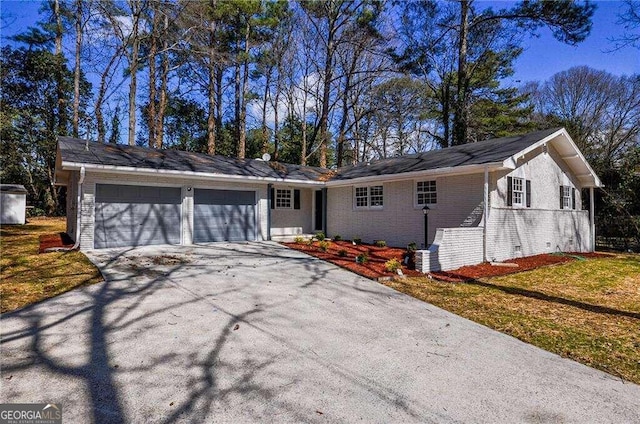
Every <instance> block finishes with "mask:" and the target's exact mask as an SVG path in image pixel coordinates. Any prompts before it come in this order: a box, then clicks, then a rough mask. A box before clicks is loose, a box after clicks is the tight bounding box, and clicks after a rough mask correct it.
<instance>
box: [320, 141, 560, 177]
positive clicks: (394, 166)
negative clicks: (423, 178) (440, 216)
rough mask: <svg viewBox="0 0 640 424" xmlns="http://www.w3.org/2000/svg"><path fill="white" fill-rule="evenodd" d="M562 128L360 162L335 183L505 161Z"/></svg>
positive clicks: (347, 170)
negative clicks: (367, 162)
mask: <svg viewBox="0 0 640 424" xmlns="http://www.w3.org/2000/svg"><path fill="white" fill-rule="evenodd" d="M559 129H560V128H553V129H549V130H544V131H537V132H533V133H529V134H524V135H519V136H514V137H503V138H494V139H492V140H486V141H480V142H477V143H469V144H464V145H461V146H455V147H449V148H446V149H439V150H430V151H428V152H423V153H416V154H413V155H407V156H398V157H394V158H389V159H381V160H376V161H372V162H370V163H369V164H366V163H360V164H357V165H354V166H347V167H344V168H340V169H339V170H338V172H337V174H336V175H335V176H334V177H333V178H332V180H333V181H336V180H350V179H353V178H361V177H372V176H376V175H391V174H401V173H404V172H415V171H428V170H434V169H439V168H450V167H451V168H452V167H456V166H465V165H482V164H485V163H492V162H502V161H504V160H506V159H508V158H509V157H511V156H513V155H515V154H517V153H518V152H520V151H522V150H524V149H526V148H527V147H529V146H531V145H532V144H535V143H536V142H538V141H540V140H542V139H543V138H545V137H547V136H549V135H551V134H553V133H554V132H556V131H558V130H559Z"/></svg>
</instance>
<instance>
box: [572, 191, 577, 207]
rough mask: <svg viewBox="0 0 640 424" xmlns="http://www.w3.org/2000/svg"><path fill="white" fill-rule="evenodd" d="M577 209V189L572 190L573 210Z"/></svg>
mask: <svg viewBox="0 0 640 424" xmlns="http://www.w3.org/2000/svg"><path fill="white" fill-rule="evenodd" d="M575 208H576V189H575V188H572V189H571V209H575Z"/></svg>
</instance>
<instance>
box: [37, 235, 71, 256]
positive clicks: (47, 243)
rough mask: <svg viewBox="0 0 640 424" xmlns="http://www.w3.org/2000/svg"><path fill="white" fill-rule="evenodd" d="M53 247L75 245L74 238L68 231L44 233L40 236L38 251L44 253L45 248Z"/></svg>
mask: <svg viewBox="0 0 640 424" xmlns="http://www.w3.org/2000/svg"><path fill="white" fill-rule="evenodd" d="M52 247H66V248H71V247H73V240H72V239H71V237H69V235H68V234H67V233H56V234H43V235H41V236H40V248H39V249H38V253H44V251H45V249H50V248H52Z"/></svg>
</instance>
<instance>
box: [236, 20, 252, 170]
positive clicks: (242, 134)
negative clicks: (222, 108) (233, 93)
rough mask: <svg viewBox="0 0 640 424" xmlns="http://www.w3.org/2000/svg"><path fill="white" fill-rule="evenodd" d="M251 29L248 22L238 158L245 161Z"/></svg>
mask: <svg viewBox="0 0 640 424" xmlns="http://www.w3.org/2000/svg"><path fill="white" fill-rule="evenodd" d="M250 30H251V28H250V27H249V23H248V22H247V26H246V28H245V31H246V33H245V36H244V63H243V66H242V94H241V98H240V114H239V121H240V122H239V124H238V128H239V130H240V136H239V137H238V158H240V159H244V158H245V156H246V154H247V103H246V98H247V94H248V93H247V88H248V86H249V35H250V32H249V31H250Z"/></svg>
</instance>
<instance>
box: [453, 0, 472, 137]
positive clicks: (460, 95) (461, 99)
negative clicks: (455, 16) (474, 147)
mask: <svg viewBox="0 0 640 424" xmlns="http://www.w3.org/2000/svg"><path fill="white" fill-rule="evenodd" d="M471 1H472V0H460V39H459V41H458V81H457V93H456V110H455V116H454V123H453V132H454V136H453V144H454V145H459V144H465V143H466V142H467V133H468V129H467V125H468V105H467V102H468V93H467V38H468V30H469V6H470V2H471Z"/></svg>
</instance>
